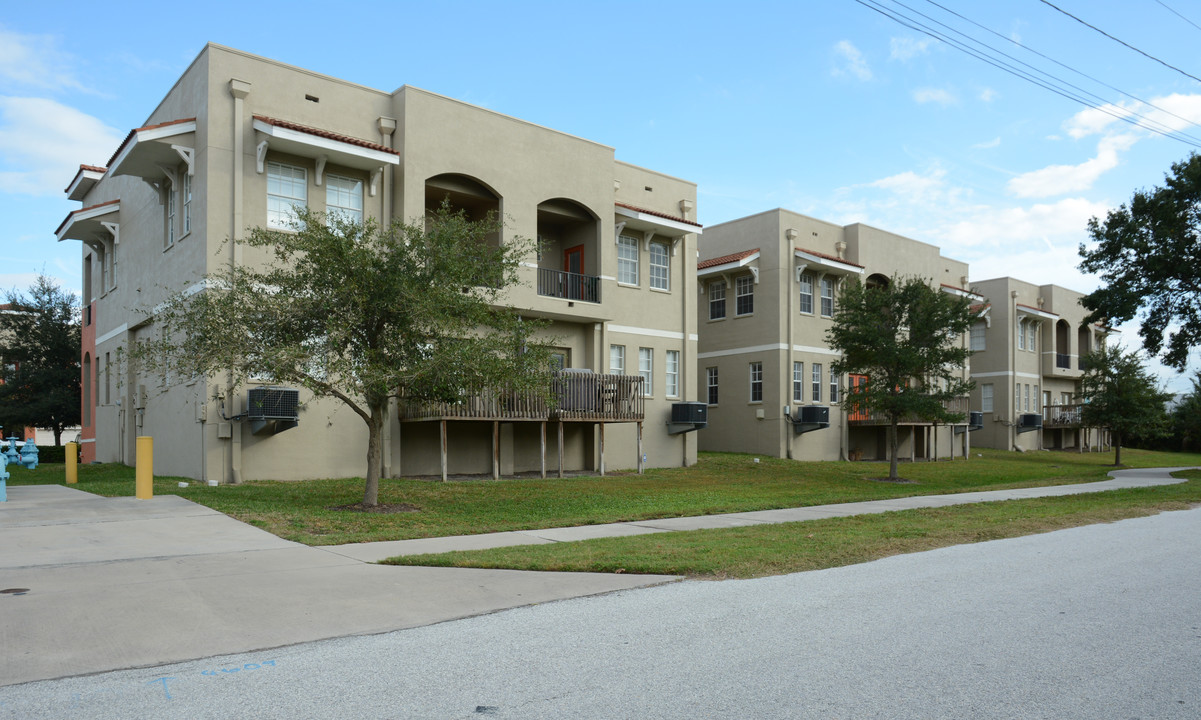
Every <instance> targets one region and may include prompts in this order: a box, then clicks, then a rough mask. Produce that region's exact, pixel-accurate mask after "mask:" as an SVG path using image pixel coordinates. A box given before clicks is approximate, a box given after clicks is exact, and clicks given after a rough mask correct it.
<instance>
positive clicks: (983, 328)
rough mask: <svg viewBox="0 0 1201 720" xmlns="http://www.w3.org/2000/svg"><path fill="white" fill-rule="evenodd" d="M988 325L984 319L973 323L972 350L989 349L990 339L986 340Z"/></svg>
mask: <svg viewBox="0 0 1201 720" xmlns="http://www.w3.org/2000/svg"><path fill="white" fill-rule="evenodd" d="M987 332H988V326H987V325H985V324H984V322H983V321H981V322H977V323H972V345H971V348H972V352H980V351H983V350H987V349H988V341H987V340H986V337H987Z"/></svg>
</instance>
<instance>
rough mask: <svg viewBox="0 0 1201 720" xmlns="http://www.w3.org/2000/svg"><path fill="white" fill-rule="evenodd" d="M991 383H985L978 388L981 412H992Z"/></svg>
mask: <svg viewBox="0 0 1201 720" xmlns="http://www.w3.org/2000/svg"><path fill="white" fill-rule="evenodd" d="M992 392H993V385H992V383H985V384H984V385H981V386H980V410H982V411H983V412H987V413H990V412H992V411H993V410H992Z"/></svg>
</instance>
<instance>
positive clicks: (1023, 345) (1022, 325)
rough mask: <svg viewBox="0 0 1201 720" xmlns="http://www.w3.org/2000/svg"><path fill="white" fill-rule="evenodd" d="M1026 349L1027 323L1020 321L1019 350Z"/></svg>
mask: <svg viewBox="0 0 1201 720" xmlns="http://www.w3.org/2000/svg"><path fill="white" fill-rule="evenodd" d="M1025 349H1026V321H1025V320H1019V321H1018V350H1025Z"/></svg>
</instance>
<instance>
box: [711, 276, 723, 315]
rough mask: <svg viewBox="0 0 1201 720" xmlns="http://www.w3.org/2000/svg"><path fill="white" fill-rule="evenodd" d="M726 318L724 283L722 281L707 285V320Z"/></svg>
mask: <svg viewBox="0 0 1201 720" xmlns="http://www.w3.org/2000/svg"><path fill="white" fill-rule="evenodd" d="M725 317H726V283H725V281H724V280H718V281H716V282H711V283H709V319H710V320H722V319H724V318H725Z"/></svg>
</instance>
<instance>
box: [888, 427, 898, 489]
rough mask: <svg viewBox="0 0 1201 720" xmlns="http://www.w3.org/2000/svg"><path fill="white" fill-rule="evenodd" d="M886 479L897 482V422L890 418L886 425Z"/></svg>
mask: <svg viewBox="0 0 1201 720" xmlns="http://www.w3.org/2000/svg"><path fill="white" fill-rule="evenodd" d="M888 479H889V480H899V479H900V478H899V476H898V475H897V420H896V418H892V419H891V420H890V421H889V424H888Z"/></svg>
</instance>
